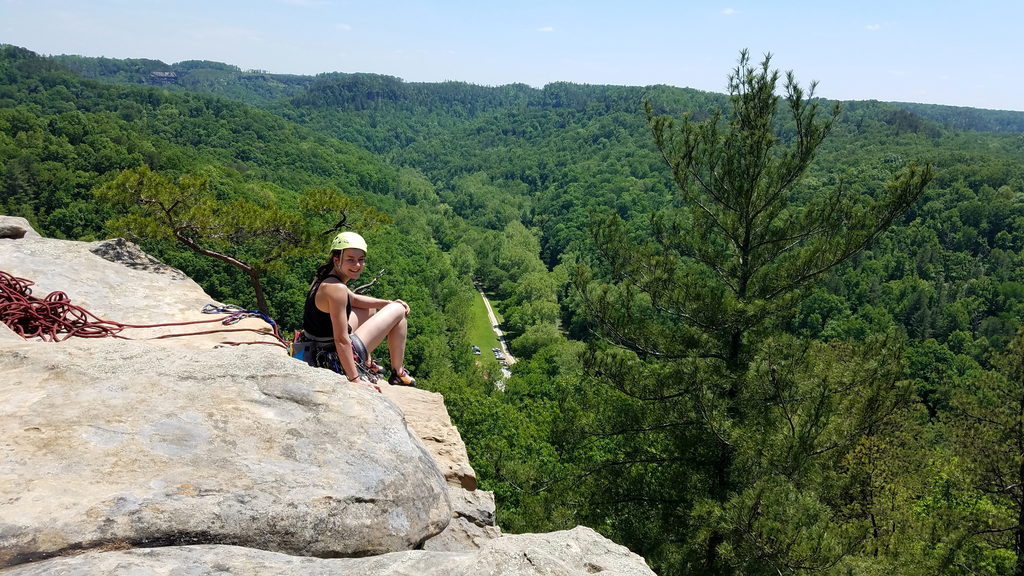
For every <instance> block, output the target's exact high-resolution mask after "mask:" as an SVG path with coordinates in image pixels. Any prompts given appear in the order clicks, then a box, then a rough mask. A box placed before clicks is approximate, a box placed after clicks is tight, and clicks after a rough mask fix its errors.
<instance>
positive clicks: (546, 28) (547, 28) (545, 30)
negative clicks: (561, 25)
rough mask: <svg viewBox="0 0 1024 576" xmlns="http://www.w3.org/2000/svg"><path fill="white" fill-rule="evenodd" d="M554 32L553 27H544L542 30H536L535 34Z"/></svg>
mask: <svg viewBox="0 0 1024 576" xmlns="http://www.w3.org/2000/svg"><path fill="white" fill-rule="evenodd" d="M554 31H555V27H554V26H544V27H542V28H538V29H537V32H554Z"/></svg>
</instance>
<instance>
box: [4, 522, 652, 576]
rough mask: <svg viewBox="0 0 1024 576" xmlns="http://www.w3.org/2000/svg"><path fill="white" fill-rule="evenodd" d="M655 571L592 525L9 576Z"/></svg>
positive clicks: (91, 560) (83, 562)
mask: <svg viewBox="0 0 1024 576" xmlns="http://www.w3.org/2000/svg"><path fill="white" fill-rule="evenodd" d="M50 574H63V575H65V576H90V575H93V574H105V575H108V576H135V575H137V574H189V575H191V576H204V575H207V574H210V575H213V574H217V575H222V574H239V575H246V576H334V575H337V576H349V575H359V576H365V575H374V574H381V575H389V576H476V575H481V576H482V575H485V574H486V575H487V576H541V575H544V576H591V575H593V574H600V575H601V576H653V574H654V572H651V570H650V569H649V568H647V565H646V564H644V561H643V558H641V557H639V556H637V555H636V554H633V553H631V552H630V551H629V550H627V549H626V548H624V547H622V546H619V545H617V544H614V543H612V542H610V541H609V540H607V539H606V538H604V537H602V536H600V535H599V534H597V533H596V532H594V531H593V530H591V529H589V528H583V527H577V528H574V529H572V530H568V531H564V532H552V533H549V534H520V535H510V536H503V537H501V538H498V539H496V540H490V541H488V542H487V543H486V544H485V545H484V547H483V548H482V549H480V550H479V551H474V552H461V553H460V552H429V551H424V550H414V551H409V552H393V553H390V554H383V555H381V556H374V557H372V558H338V559H326V560H325V559H319V558H298V557H295V556H288V555H285V554H275V553H273V552H266V551H263V550H254V549H251V548H239V547H236V546H176V547H168V548H149V549H137V550H121V551H110V552H89V553H87V554H81V555H77V556H68V557H64V558H54V559H52V560H47V561H44V562H37V563H34V564H26V565H23V566H17V567H15V568H14V569H12V570H10V571H7V572H4V575H5V576H42V575H50Z"/></svg>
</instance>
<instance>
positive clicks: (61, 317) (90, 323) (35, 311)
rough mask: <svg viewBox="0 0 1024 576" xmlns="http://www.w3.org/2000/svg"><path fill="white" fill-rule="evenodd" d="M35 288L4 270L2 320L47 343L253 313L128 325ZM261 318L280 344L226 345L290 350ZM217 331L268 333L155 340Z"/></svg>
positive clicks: (0, 275) (23, 334) (0, 276)
mask: <svg viewBox="0 0 1024 576" xmlns="http://www.w3.org/2000/svg"><path fill="white" fill-rule="evenodd" d="M34 285H35V283H34V282H32V281H30V280H26V279H24V278H17V277H15V276H12V275H10V274H8V273H7V272H4V271H3V270H0V321H2V322H3V323H4V324H6V325H7V326H8V327H10V329H11V330H13V331H14V332H15V333H17V334H18V335H19V336H21V337H23V338H36V337H38V338H41V339H43V340H45V341H47V342H62V341H64V340H67V339H68V338H71V337H72V336H77V337H79V338H106V337H114V338H123V339H126V340H130V339H131V338H128V337H126V336H121V335H120V332H121V331H122V330H124V329H125V328H163V327H168V326H188V325H192V324H209V323H213V322H220V323H222V324H225V325H227V324H234V323H235V322H238V320H239V319H240V318H242V317H243V315H246V316H247V315H250V314H251V313H250V312H248V311H239V312H234V313H232V314H231V315H229V316H228V317H227V318H212V319H210V320H192V321H188V322H168V323H164V324H124V323H121V322H114V321H111V320H104V319H102V318H99V317H98V316H96V315H95V314H93V313H91V312H89V311H88V310H86V309H85V308H82V307H81V306H78V305H75V304H72V303H71V299H70V298H68V295H67V294H65V293H63V292H60V291H55V292H51V293H50V294H49V295H47V296H46V298H37V297H35V296H33V295H32V288H31V287H32V286H34ZM257 315H259V316H262V317H263V319H264V320H266V321H267V322H268V323H269V324H270V325H271V326H272V327H273V336H274V338H275V339H276V340H277V342H225V344H231V345H239V344H273V345H275V346H280V347H282V348H286V349H287V348H288V345H287V343H285V342H284V340H283V339H282V338H281V336H280V334H279V333H278V328H277V324H275V323H274V321H273V320H270V319H269V318H268V317H266V316H265V315H262V314H257ZM215 332H256V333H258V334H267V333H266V332H264V331H262V330H256V329H253V328H220V329H216V330H205V331H202V332H188V333H181V334H164V335H162V336H156V337H155V338H154V339H159V338H174V337H178V336H194V335H200V334H212V333H215Z"/></svg>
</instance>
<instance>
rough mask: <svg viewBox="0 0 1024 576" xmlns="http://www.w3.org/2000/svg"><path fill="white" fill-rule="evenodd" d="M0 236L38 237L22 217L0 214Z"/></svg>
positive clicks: (17, 237)
mask: <svg viewBox="0 0 1024 576" xmlns="http://www.w3.org/2000/svg"><path fill="white" fill-rule="evenodd" d="M0 238H13V239H19V238H39V234H38V233H37V232H36V231H35V230H33V229H32V226H30V225H29V223H28V220H25V219H24V218H18V217H16V216H0Z"/></svg>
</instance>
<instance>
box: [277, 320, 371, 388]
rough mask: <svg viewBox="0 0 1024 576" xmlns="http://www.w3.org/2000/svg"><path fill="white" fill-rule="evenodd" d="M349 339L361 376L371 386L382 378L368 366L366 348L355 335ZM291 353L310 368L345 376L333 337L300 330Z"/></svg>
mask: <svg viewBox="0 0 1024 576" xmlns="http://www.w3.org/2000/svg"><path fill="white" fill-rule="evenodd" d="M349 338H351V340H352V360H353V361H354V362H355V364H356V370H357V371H358V372H359V376H360V377H361V378H363V379H364V380H366V381H367V382H370V383H371V384H373V383H376V382H377V380H378V379H379V378H380V374H379V373H377V372H374V371H373V369H372V367H370V366H367V365H366V356H367V354H366V346H365V345H364V344H363V341H362V340H360V339H359V337H358V336H356V335H355V334H351V335H349ZM290 352H291V355H292V356H293V357H294V358H297V359H299V360H302V361H304V362H306V363H307V364H309V365H310V366H316V367H317V368H326V369H328V370H333V371H334V372H337V373H338V374H345V369H344V368H343V367H342V365H341V359H340V358H339V357H338V350H337V348H336V347H335V344H334V337H333V336H326V337H321V336H313V335H312V334H307V333H306V332H304V331H302V330H299V331H297V332H296V333H295V339H294V340H293V341H292V345H291V348H290ZM374 366H376V365H374Z"/></svg>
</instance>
